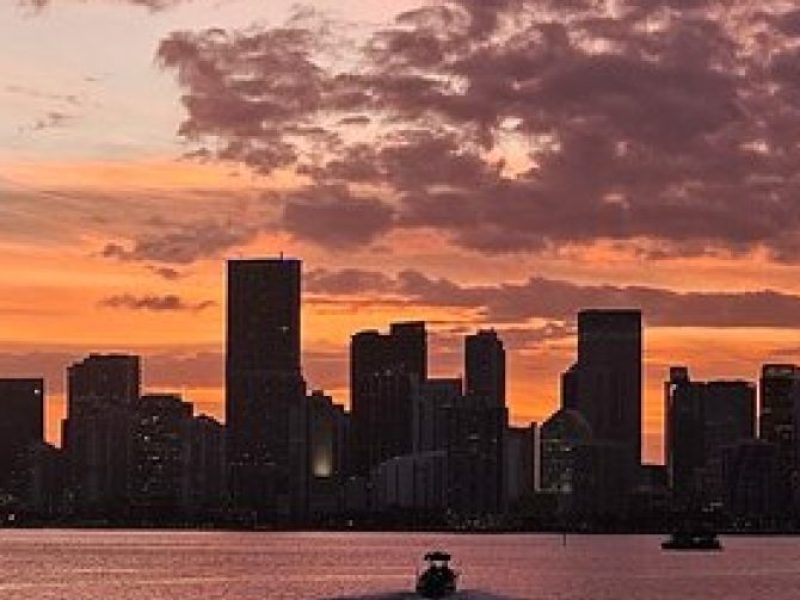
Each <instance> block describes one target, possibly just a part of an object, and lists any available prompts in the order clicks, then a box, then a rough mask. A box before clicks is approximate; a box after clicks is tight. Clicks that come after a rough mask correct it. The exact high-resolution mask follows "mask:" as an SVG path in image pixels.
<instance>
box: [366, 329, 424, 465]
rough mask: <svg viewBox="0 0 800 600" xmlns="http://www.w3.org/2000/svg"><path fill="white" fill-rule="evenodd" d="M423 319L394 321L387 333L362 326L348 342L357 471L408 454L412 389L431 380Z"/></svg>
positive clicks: (411, 442) (410, 449)
mask: <svg viewBox="0 0 800 600" xmlns="http://www.w3.org/2000/svg"><path fill="white" fill-rule="evenodd" d="M427 364H428V351H427V334H426V331H425V324H424V323H421V322H410V323H393V324H392V325H391V326H390V330H389V333H388V334H382V333H379V332H378V331H374V330H371V331H362V332H360V333H357V334H355V335H354V336H353V338H352V341H351V345H350V393H351V409H352V424H353V441H354V448H353V469H354V473H355V474H357V475H361V476H368V475H369V472H370V470H371V469H373V468H374V467H376V466H378V465H379V464H380V463H382V462H384V461H385V460H388V459H390V458H394V457H397V456H402V455H404V454H409V453H410V452H411V451H412V445H413V441H412V440H413V414H412V411H413V408H412V403H413V400H412V398H413V390H414V386H415V385H418V384H419V383H420V382H423V381H425V380H426V379H427V376H428V367H427Z"/></svg>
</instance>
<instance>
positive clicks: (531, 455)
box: [503, 423, 541, 507]
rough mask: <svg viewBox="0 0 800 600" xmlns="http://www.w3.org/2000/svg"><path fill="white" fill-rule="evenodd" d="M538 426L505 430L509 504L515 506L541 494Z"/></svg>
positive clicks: (507, 499)
mask: <svg viewBox="0 0 800 600" xmlns="http://www.w3.org/2000/svg"><path fill="white" fill-rule="evenodd" d="M539 443H540V442H539V427H538V424H537V423H531V424H530V425H528V426H527V427H509V428H508V430H507V431H506V447H505V453H504V458H505V474H504V477H503V479H504V484H505V493H506V501H507V502H508V506H509V507H514V506H515V505H516V504H517V503H518V502H520V501H521V500H523V499H526V498H530V497H531V496H532V495H533V494H535V493H536V492H537V491H539V487H540V480H539V465H540V460H541V459H540V453H539Z"/></svg>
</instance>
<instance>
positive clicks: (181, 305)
mask: <svg viewBox="0 0 800 600" xmlns="http://www.w3.org/2000/svg"><path fill="white" fill-rule="evenodd" d="M216 304H217V303H216V302H214V301H213V300H205V301H203V302H195V303H192V302H187V301H186V300H184V299H183V298H181V297H180V296H177V295H175V294H167V295H164V296H154V295H145V296H135V295H133V294H118V295H115V296H109V297H108V298H103V299H102V300H100V302H99V303H98V305H99V306H102V307H104V308H117V309H125V310H145V311H152V312H184V311H191V312H197V311H201V310H205V309H206V308H210V307H212V306H216Z"/></svg>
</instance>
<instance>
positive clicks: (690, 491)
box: [664, 367, 756, 506]
mask: <svg viewBox="0 0 800 600" xmlns="http://www.w3.org/2000/svg"><path fill="white" fill-rule="evenodd" d="M755 420H756V389H755V385H753V384H752V383H750V382H747V381H725V380H719V381H709V382H702V381H692V380H691V379H690V376H689V370H688V369H687V368H686V367H672V368H671V369H670V378H669V381H668V382H667V383H666V385H665V421H664V425H665V447H666V462H667V473H668V477H669V483H670V488H671V489H672V492H673V494H674V497H675V501H676V503H677V504H678V505H679V506H694V505H698V504H709V503H715V502H716V503H719V502H722V499H723V496H724V489H723V469H722V467H723V451H724V449H725V448H726V447H729V446H734V445H736V444H739V443H741V442H747V441H751V440H753V439H754V438H755Z"/></svg>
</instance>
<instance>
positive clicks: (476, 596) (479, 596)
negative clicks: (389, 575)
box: [321, 590, 522, 600]
mask: <svg viewBox="0 0 800 600" xmlns="http://www.w3.org/2000/svg"><path fill="white" fill-rule="evenodd" d="M420 598H421V596H419V595H417V594H415V593H413V592H387V593H385V594H369V595H366V596H337V597H335V598H323V599H321V600H419V599H420ZM447 599H448V600H522V599H520V598H512V597H511V596H499V595H497V594H492V593H489V592H483V591H481V590H461V591H459V592H456V593H455V594H452V595H450V596H447Z"/></svg>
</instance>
